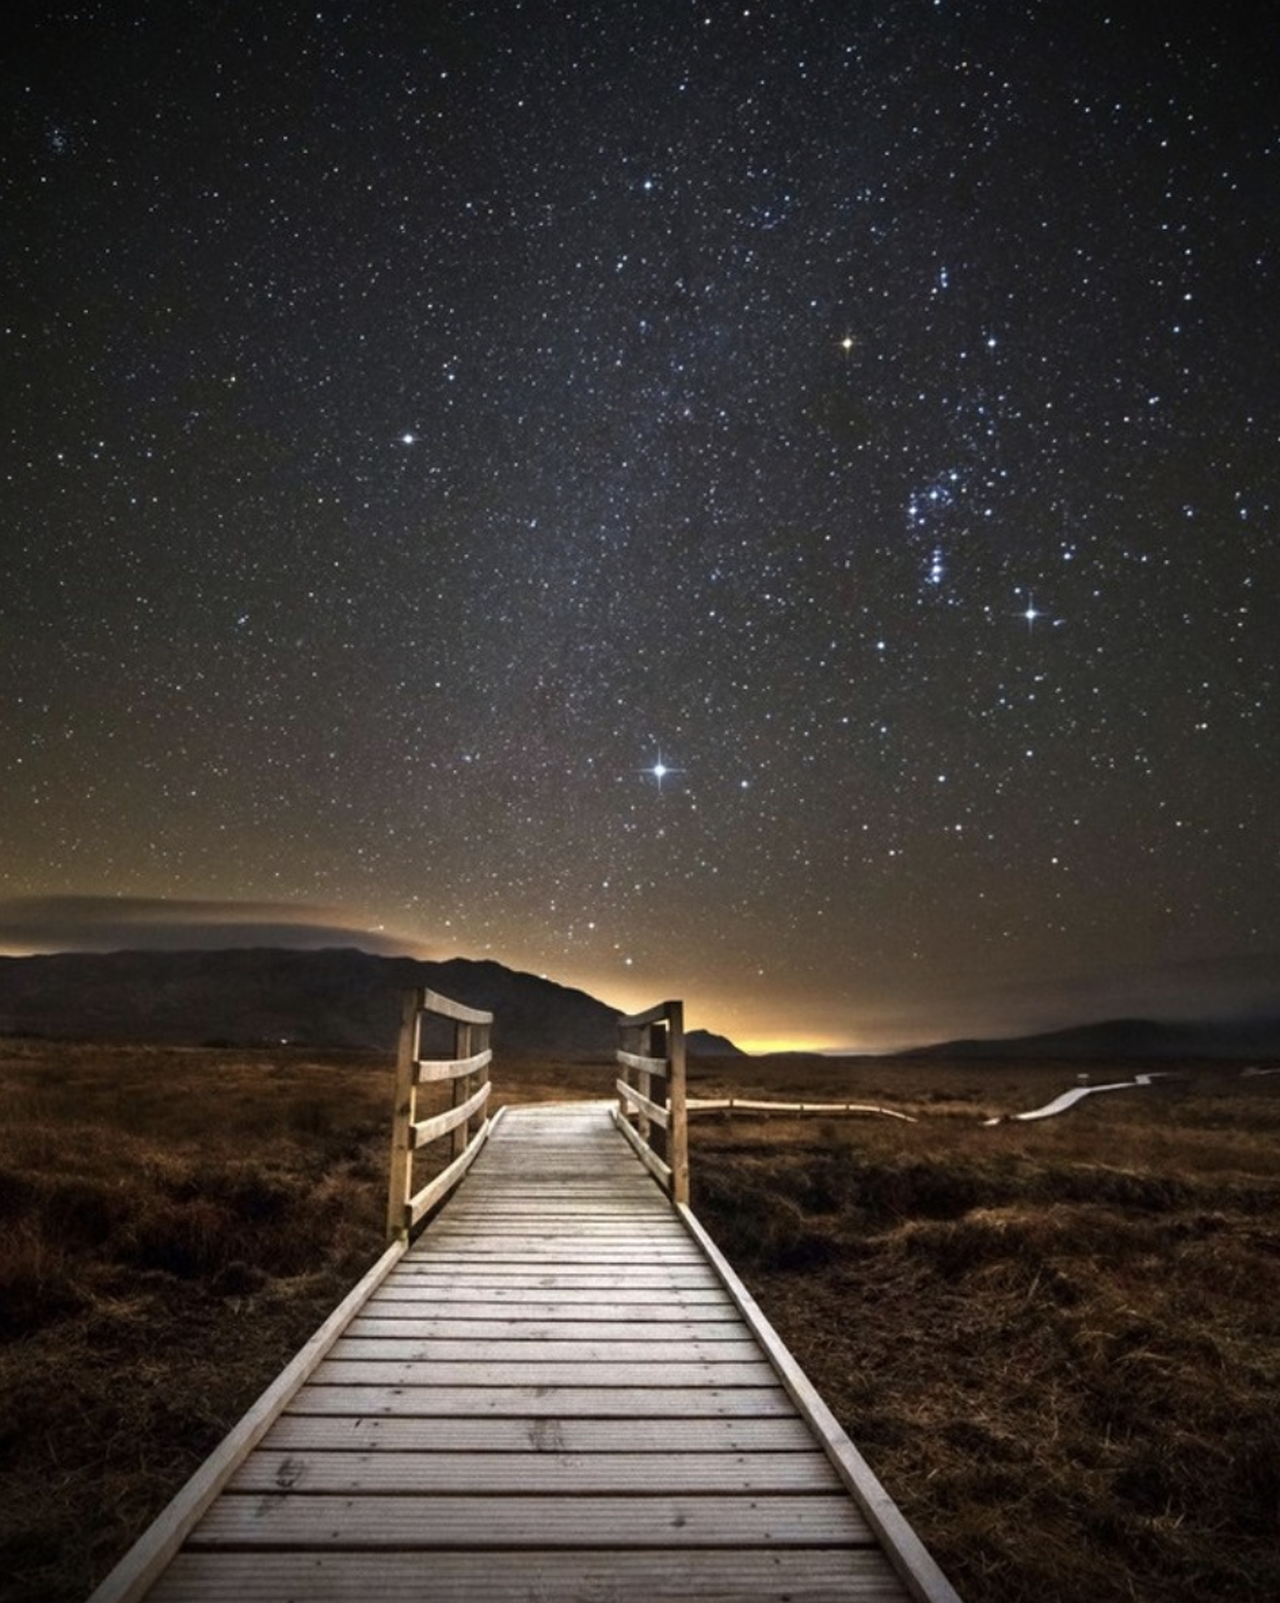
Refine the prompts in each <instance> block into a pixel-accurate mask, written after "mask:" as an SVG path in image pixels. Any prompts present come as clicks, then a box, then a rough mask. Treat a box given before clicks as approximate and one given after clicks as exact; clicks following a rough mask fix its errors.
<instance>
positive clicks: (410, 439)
mask: <svg viewBox="0 0 1280 1603" xmlns="http://www.w3.org/2000/svg"><path fill="white" fill-rule="evenodd" d="M417 443H418V436H417V435H416V434H402V435H401V436H400V444H401V445H416V444H417Z"/></svg>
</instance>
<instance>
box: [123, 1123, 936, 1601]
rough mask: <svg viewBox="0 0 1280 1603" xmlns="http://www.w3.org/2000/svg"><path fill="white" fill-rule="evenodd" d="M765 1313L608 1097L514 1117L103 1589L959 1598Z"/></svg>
mask: <svg viewBox="0 0 1280 1603" xmlns="http://www.w3.org/2000/svg"><path fill="white" fill-rule="evenodd" d="M755 1312H756V1310H755V1309H754V1304H752V1303H751V1300H750V1298H749V1297H748V1296H747V1295H746V1293H745V1291H743V1290H742V1288H741V1287H740V1286H739V1285H738V1283H737V1281H736V1277H734V1276H733V1275H732V1271H729V1270H728V1269H727V1266H726V1265H724V1263H723V1260H721V1259H719V1255H718V1254H716V1252H715V1249H714V1248H713V1247H711V1246H710V1244H709V1243H708V1242H706V1240H705V1238H704V1237H702V1235H701V1232H700V1230H699V1228H698V1226H697V1225H696V1222H694V1221H692V1220H690V1219H689V1217H688V1215H687V1213H686V1212H685V1211H683V1210H679V1209H675V1208H673V1207H672V1205H671V1203H670V1202H669V1201H668V1200H667V1198H666V1197H665V1196H664V1195H663V1193H662V1192H661V1190H660V1189H659V1188H658V1187H657V1186H656V1185H655V1184H654V1182H653V1181H652V1180H651V1179H650V1177H649V1176H648V1174H647V1173H646V1172H645V1170H644V1169H642V1168H641V1166H640V1164H639V1163H638V1162H637V1161H636V1159H635V1157H634V1156H633V1154H632V1152H631V1150H630V1148H629V1147H628V1146H627V1144H626V1143H625V1142H624V1141H623V1140H622V1139H621V1137H620V1136H619V1134H618V1133H617V1131H616V1130H615V1129H614V1127H613V1124H612V1121H611V1119H610V1115H609V1110H608V1106H607V1104H602V1103H587V1104H582V1103H579V1104H553V1105H549V1106H545V1107H531V1108H518V1109H507V1110H506V1111H505V1113H504V1114H503V1115H502V1117H501V1118H500V1119H498V1120H497V1121H496V1123H495V1126H494V1129H493V1132H492V1134H491V1136H490V1138H489V1141H488V1144H487V1146H486V1147H485V1149H484V1151H483V1153H482V1155H481V1157H480V1159H479V1161H478V1162H477V1163H476V1165H475V1167H474V1169H473V1170H472V1172H471V1174H470V1175H469V1177H468V1179H467V1181H466V1182H465V1183H464V1184H463V1185H462V1186H461V1187H460V1188H459V1189H458V1190H457V1192H456V1193H455V1194H454V1195H453V1197H452V1198H451V1200H450V1201H449V1203H448V1204H447V1206H446V1207H445V1208H444V1209H443V1211H442V1213H441V1214H440V1215H439V1216H438V1217H437V1218H436V1219H435V1221H434V1222H433V1223H432V1224H431V1225H430V1226H429V1228H428V1229H427V1230H426V1231H425V1232H424V1233H423V1234H422V1235H421V1236H420V1237H419V1239H418V1240H417V1242H416V1243H415V1244H413V1245H412V1246H410V1247H409V1248H408V1250H407V1251H405V1252H404V1253H403V1255H402V1256H400V1257H399V1259H398V1261H397V1262H395V1263H394V1266H393V1267H391V1268H390V1269H389V1271H388V1272H386V1273H385V1275H384V1276H383V1277H382V1278H381V1280H380V1283H379V1284H377V1286H376V1289H374V1290H373V1291H372V1292H371V1293H370V1294H369V1295H367V1297H365V1298H364V1299H363V1300H362V1301H361V1302H360V1305H359V1307H358V1310H357V1311H356V1312H355V1313H354V1317H351V1318H349V1319H348V1320H345V1322H344V1323H343V1325H342V1328H341V1332H340V1334H338V1335H337V1338H336V1340H333V1341H332V1342H331V1343H330V1344H328V1345H327V1348H326V1350H325V1352H324V1355H323V1356H322V1357H321V1358H320V1360H319V1362H318V1363H317V1364H315V1366H314V1368H312V1369H311V1370H310V1373H309V1376H308V1378H306V1380H305V1383H304V1384H302V1385H301V1387H300V1388H298V1389H295V1390H294V1391H293V1393H292V1395H291V1396H290V1397H289V1398H288V1399H287V1401H286V1402H285V1405H284V1407H283V1411H281V1412H278V1413H275V1414H274V1423H271V1424H270V1425H269V1426H268V1427H267V1428H266V1432H265V1434H264V1435H262V1436H261V1439H260V1441H258V1443H257V1445H256V1446H255V1447H254V1448H253V1450H252V1451H250V1452H249V1453H248V1455H247V1456H245V1457H243V1458H242V1459H240V1461H239V1463H238V1467H235V1468H234V1469H233V1470H232V1472H231V1473H230V1475H229V1478H225V1484H223V1485H222V1486H221V1489H220V1490H217V1491H216V1495H212V1497H211V1499H209V1498H206V1499H205V1501H206V1502H207V1505H208V1506H207V1508H206V1509H205V1511H204V1513H203V1516H202V1517H201V1518H200V1519H199V1520H198V1522H197V1523H195V1524H194V1527H193V1528H191V1529H190V1530H189V1532H188V1533H187V1534H186V1535H185V1539H184V1540H181V1545H180V1547H178V1550H177V1551H176V1553H175V1554H174V1556H173V1557H172V1558H171V1560H170V1561H169V1562H168V1563H167V1566H166V1567H164V1568H163V1570H162V1571H161V1573H160V1574H159V1577H158V1579H156V1580H155V1581H154V1584H151V1585H150V1589H149V1590H148V1589H147V1587H146V1586H143V1588H142V1589H141V1590H137V1589H136V1588H135V1589H134V1590H130V1589H128V1588H127V1587H119V1586H117V1587H116V1588H115V1589H114V1590H113V1589H112V1578H109V1580H108V1582H107V1583H104V1587H103V1588H102V1589H100V1594H98V1595H99V1596H101V1597H102V1598H104V1599H105V1598H106V1597H118V1598H125V1597H132V1596H142V1595H145V1596H147V1597H148V1598H151V1599H154V1600H156V1603H177V1600H208V1603H282V1600H285V1599H298V1600H318V1603H337V1600H346V1599H364V1598H372V1599H376V1600H379V1603H383V1600H385V1603H400V1600H406V1603H407V1600H408V1599H410V1598H414V1599H420V1598H431V1599H459V1600H461V1599H466V1600H468V1603H488V1600H492V1603H499V1600H502V1603H506V1600H514V1599H521V1600H526V1603H527V1600H536V1603H550V1600H554V1599H580V1600H584V1603H614V1600H620V1599H623V1598H637V1599H666V1598H670V1599H676V1598H680V1599H686V1598H688V1599H692V1598H714V1599H721V1600H724V1603H729V1600H738V1599H742V1600H746V1599H765V1598H771V1599H777V1600H781V1599H788V1600H791V1603H817V1600H820V1599H836V1598H840V1599H874V1600H877V1603H889V1600H901V1599H906V1598H916V1599H927V1600H929V1603H955V1594H954V1593H953V1592H952V1590H951V1588H950V1587H949V1586H948V1585H947V1583H946V1582H945V1580H944V1579H943V1578H942V1577H941V1575H940V1574H939V1573H938V1572H937V1569H936V1567H935V1566H934V1565H933V1563H932V1560H931V1559H930V1558H929V1556H928V1554H927V1553H925V1552H924V1550H923V1548H921V1547H920V1545H919V1543H918V1542H917V1541H916V1539H915V1537H914V1535H913V1534H912V1533H911V1531H910V1530H909V1528H908V1527H907V1526H906V1525H905V1522H904V1521H903V1520H902V1518H901V1516H900V1515H899V1514H898V1512H897V1510H896V1509H895V1508H894V1507H893V1505H892V1504H891V1503H890V1502H889V1500H888V1499H887V1497H886V1496H885V1494H884V1493H883V1491H882V1490H881V1489H880V1487H879V1486H878V1483H876V1482H875V1481H874V1478H873V1477H872V1476H871V1475H870V1472H869V1471H868V1470H866V1467H865V1465H864V1464H863V1463H862V1461H861V1460H860V1459H859V1458H858V1456H857V1454H856V1453H855V1452H854V1451H853V1450H852V1448H851V1446H849V1444H848V1443H847V1440H846V1439H844V1438H843V1433H841V1432H840V1431H839V1427H838V1426H836V1425H835V1422H834V1420H832V1419H831V1418H830V1416H829V1415H828V1414H826V1412H825V1409H824V1408H823V1405H822V1404H821V1403H820V1401H818V1400H817V1399H816V1398H815V1397H813V1396H812V1394H811V1389H809V1388H808V1387H807V1382H805V1381H804V1378H803V1376H802V1375H800V1373H799V1370H798V1369H797V1368H796V1366H795V1364H794V1360H792V1359H791V1358H790V1356H789V1355H788V1354H786V1353H785V1349H781V1348H780V1346H779V1345H778V1344H777V1342H776V1337H773V1336H772V1333H771V1332H769V1331H768V1328H767V1326H762V1327H760V1328H753V1323H752V1315H753V1314H754V1313H755ZM775 1347H776V1348H777V1350H775ZM811 1403H816V1410H815V1408H814V1407H812V1406H810V1404H811ZM806 1416H808V1417H806ZM824 1442H825V1444H826V1445H825V1446H824ZM846 1449H847V1450H846ZM177 1541H178V1539H171V1544H170V1545H171V1546H177ZM153 1567H154V1566H153ZM900 1572H901V1573H900Z"/></svg>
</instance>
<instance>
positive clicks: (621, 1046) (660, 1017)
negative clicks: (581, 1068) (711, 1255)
mask: <svg viewBox="0 0 1280 1603" xmlns="http://www.w3.org/2000/svg"><path fill="white" fill-rule="evenodd" d="M618 1065H619V1067H620V1068H621V1070H622V1073H621V1074H620V1075H619V1076H618V1080H617V1089H618V1106H617V1107H616V1108H615V1109H614V1111H613V1118H614V1122H615V1123H616V1124H617V1126H618V1128H619V1130H621V1131H622V1133H623V1135H624V1136H626V1138H627V1140H628V1141H629V1142H630V1143H631V1145H632V1146H633V1147H634V1148H635V1150H636V1155H637V1156H638V1157H639V1159H640V1161H641V1163H643V1164H644V1166H645V1167H646V1168H647V1169H649V1170H650V1171H651V1172H652V1173H653V1174H655V1175H656V1176H657V1177H658V1179H659V1180H660V1181H661V1182H662V1184H663V1185H664V1186H665V1187H666V1190H667V1192H668V1194H669V1195H670V1197H671V1200H672V1201H673V1202H677V1203H681V1204H684V1205H686V1206H687V1205H688V1202H689V1121H688V1105H687V1099H686V1094H685V1064H684V1004H683V1002H659V1003H658V1005H657V1007H651V1008H649V1009H648V1011H647V1012H644V1013H635V1014H632V1015H631V1016H630V1017H628V1018H621V1019H619V1020H618ZM655 1082H657V1083H656V1084H655ZM655 1132H660V1133H657V1134H655Z"/></svg>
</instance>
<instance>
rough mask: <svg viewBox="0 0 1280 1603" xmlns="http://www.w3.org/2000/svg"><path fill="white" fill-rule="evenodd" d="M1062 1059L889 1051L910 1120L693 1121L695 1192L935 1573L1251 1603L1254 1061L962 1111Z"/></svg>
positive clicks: (1276, 1221)
mask: <svg viewBox="0 0 1280 1603" xmlns="http://www.w3.org/2000/svg"><path fill="white" fill-rule="evenodd" d="M1077 1070H1078V1066H1077V1065H1072V1066H1071V1067H1070V1069H1064V1068H1061V1067H1058V1068H1056V1069H1055V1068H1053V1067H1040V1066H1036V1067H1034V1068H1031V1069H1025V1068H1024V1069H1022V1070H1011V1069H1009V1068H1008V1067H1006V1066H1003V1065H1002V1066H1001V1067H1000V1068H999V1069H997V1070H995V1071H994V1072H993V1073H992V1076H991V1081H990V1083H989V1084H987V1083H984V1082H983V1081H982V1079H981V1078H980V1076H981V1073H982V1071H981V1069H975V1067H974V1066H972V1065H919V1066H914V1065H913V1066H907V1065H903V1066H901V1068H895V1070H894V1071H893V1072H894V1074H895V1075H898V1076H900V1078H899V1079H898V1086H899V1090H900V1092H901V1093H902V1095H901V1097H900V1099H899V1103H898V1105H900V1106H910V1107H911V1108H912V1110H913V1111H918V1112H919V1113H920V1116H921V1123H920V1124H919V1125H916V1126H903V1125H899V1124H897V1123H891V1122H884V1123H876V1122H873V1121H858V1122H856V1123H855V1122H849V1123H845V1124H837V1123H835V1122H834V1121H832V1122H829V1123H825V1124H822V1125H817V1124H808V1125H806V1124H804V1123H802V1122H800V1121H788V1122H782V1121H770V1122H767V1123H765V1122H761V1123H757V1124H749V1123H748V1122H747V1121H746V1120H743V1119H735V1120H734V1121H732V1122H730V1121H724V1122H721V1123H720V1124H709V1123H699V1124H698V1125H696V1126H695V1127H694V1134H693V1163H692V1170H693V1177H694V1205H695V1207H696V1209H697V1210H698V1212H699V1213H700V1214H701V1215H702V1217H703V1219H704V1221H705V1222H706V1223H707V1224H708V1226H709V1227H710V1228H711V1230H712V1232H713V1234H714V1235H715V1236H716V1238H717V1240H718V1241H719V1242H720V1244H721V1246H722V1247H723V1248H724V1250H725V1251H726V1252H727V1254H728V1256H729V1257H730V1258H731V1259H732V1260H733V1261H734V1262H735V1264H736V1265H738V1267H739V1268H740V1269H741V1270H742V1272H743V1274H744V1278H746V1279H747V1281H748V1283H749V1284H750V1285H751V1287H752V1290H753V1291H754V1293H755V1294H756V1295H757V1297H758V1298H759V1300H760V1302H761V1304H762V1306H763V1307H764V1308H765V1311H766V1313H767V1314H768V1316H769V1318H770V1319H771V1320H773V1322H774V1323H775V1324H776V1325H777V1327H778V1329H779V1331H780V1333H781V1334H782V1336H783V1338H784V1340H786V1341H787V1342H788V1344H789V1345H790V1346H791V1347H792V1349H793V1351H795V1352H796V1354H797V1355H798V1356H799V1357H800V1359H801V1361H802V1363H803V1364H804V1365H805V1367H806V1369H807V1370H808V1371H809V1373H810V1375H811V1376H812V1378H813V1379H814V1381H815V1383H816V1384H817V1385H818V1388H819V1390H820V1391H821V1392H822V1393H823V1395H824V1396H825V1397H826V1398H827V1400H828V1401H829V1402H830V1403H831V1405H832V1407H833V1408H834V1409H835V1411H836V1413H837V1415H838V1416H839V1417H840V1419H841V1421H842V1423H843V1424H844V1425H845V1427H846V1429H848V1431H849V1432H850V1434H851V1435H852V1437H853V1439H854V1440H855V1441H856V1442H857V1443H858V1445H859V1446H860V1447H861V1448H862V1449H863V1451H864V1452H865V1453H866V1454H867V1456H868V1458H869V1459H870V1460H871V1462H872V1464H873V1466H874V1467H875V1468H876V1470H877V1472H878V1473H879V1474H880V1475H881V1477H882V1478H883V1479H884V1480H885V1482H886V1484H887V1485H888V1487H889V1489H890V1491H891V1492H892V1494H893V1495H894V1497H895V1498H896V1499H897V1501H898V1502H899V1503H900V1504H901V1505H902V1507H903V1508H904V1510H905V1512H906V1513H907V1515H908V1517H909V1518H910V1519H911V1520H912V1521H913V1523H914V1524H915V1525H916V1527H917V1529H918V1530H919V1531H920V1533H921V1535H922V1537H923V1538H924V1539H925V1541H926V1542H927V1543H928V1544H929V1546H930V1547H931V1549H932V1550H933V1551H934V1553H935V1554H936V1555H937V1557H938V1559H939V1561H940V1562H941V1563H942V1564H943V1566H944V1568H945V1569H946V1570H947V1572H948V1573H949V1574H950V1575H951V1577H952V1579H953V1580H954V1582H955V1584H956V1585H957V1587H958V1589H959V1590H960V1592H961V1593H962V1595H964V1596H966V1597H969V1598H973V1599H975V1600H976V1599H979V1598H981V1599H983V1600H993V1603H1022V1600H1024V1599H1026V1598H1029V1597H1035V1598H1037V1599H1039V1600H1041V1603H1077V1600H1079V1599H1081V1598H1085V1597H1090V1598H1098V1599H1110V1598H1116V1599H1120V1598H1141V1599H1142V1600H1143V1603H1192V1600H1195V1603H1206V1600H1211V1599H1224V1600H1225V1599H1228V1598H1230V1599H1232V1600H1233V1603H1240V1600H1257V1603H1262V1600H1263V1599H1267V1600H1270V1599H1273V1598H1275V1597H1278V1596H1280V1177H1278V1176H1277V1171H1276V1162H1275V1153H1276V1150H1277V1143H1278V1141H1280V1084H1278V1083H1277V1080H1275V1079H1257V1080H1242V1079H1241V1078H1240V1076H1239V1075H1238V1073H1236V1072H1235V1071H1234V1070H1231V1069H1226V1068H1218V1067H1212V1068H1200V1069H1196V1068H1192V1067H1190V1066H1188V1067H1187V1068H1186V1069H1185V1070H1184V1072H1183V1075H1182V1077H1181V1078H1180V1079H1179V1080H1178V1081H1176V1082H1170V1083H1168V1084H1162V1085H1161V1086H1159V1087H1156V1088H1152V1089H1150V1090H1144V1091H1137V1092H1134V1093H1133V1094H1132V1095H1131V1096H1129V1095H1128V1094H1126V1095H1123V1096H1121V1095H1117V1096H1115V1097H1111V1098H1098V1099H1097V1100H1096V1101H1086V1102H1084V1103H1082V1104H1080V1105H1079V1107H1078V1109H1077V1110H1076V1111H1074V1112H1073V1113H1070V1114H1068V1115H1066V1116H1064V1117H1063V1118H1062V1119H1058V1120H1048V1121H1045V1122H1044V1123H1036V1124H1022V1125H1019V1124H1004V1125H1001V1126H999V1127H997V1128H995V1129H984V1128H982V1126H981V1123H980V1118H981V1117H983V1116H987V1115H988V1114H989V1113H992V1112H1009V1111H1013V1110H1016V1109H1017V1108H1018V1107H1020V1106H1021V1107H1033V1106H1036V1105H1037V1104H1038V1103H1039V1102H1042V1101H1045V1100H1047V1098H1048V1095H1050V1094H1052V1093H1053V1092H1054V1091H1058V1090H1062V1089H1065V1088H1066V1087H1067V1086H1069V1085H1070V1084H1071V1083H1072V1082H1073V1080H1074V1077H1075V1074H1076V1072H1077ZM834 1072H835V1070H833V1068H832V1067H831V1066H825V1067H823V1066H819V1067H817V1068H816V1069H815V1070H814V1078H815V1081H816V1083H813V1084H810V1085H809V1086H808V1088H807V1089H808V1093H809V1094H810V1095H811V1096H816V1095H818V1093H819V1091H820V1090H821V1089H822V1088H823V1086H824V1085H825V1084H826V1083H827V1080H828V1079H829V1077H830V1076H831V1075H832V1074H833V1073H834ZM885 1073H886V1070H885V1069H884V1068H880V1067H877V1066H875V1065H869V1066H866V1067H865V1068H861V1067H860V1068H858V1069H855V1070H854V1071H853V1074H852V1075H851V1074H850V1072H849V1069H848V1067H847V1066H844V1067H843V1069H842V1076H843V1077H842V1078H841V1080H840V1082H839V1083H840V1086H841V1089H842V1090H847V1091H848V1092H849V1094H851V1095H859V1094H861V1095H870V1094H872V1087H871V1086H866V1085H863V1084H862V1083H860V1079H859V1076H860V1075H866V1076H868V1077H871V1076H877V1075H883V1074H885ZM1098 1077H1099V1078H1101V1077H1102V1075H1101V1073H1099V1076H1098ZM1108 1077H1111V1078H1115V1077H1120V1076H1117V1075H1115V1074H1114V1073H1112V1072H1110V1071H1108ZM766 1083H767V1082H766ZM873 1084H874V1094H875V1095H876V1096H878V1097H879V1098H881V1099H883V1100H887V1099H888V1097H889V1094H890V1093H889V1091H888V1089H887V1088H886V1086H885V1084H884V1083H883V1082H881V1083H874V1081H873ZM775 1094H776V1092H775ZM936 1109H943V1110H945V1111H944V1114H943V1117H941V1118H938V1117H937V1116H936V1115H932V1114H931V1110H936ZM960 1109H967V1115H965V1116H961V1115H960V1114H959V1112H958V1111H957V1110H960Z"/></svg>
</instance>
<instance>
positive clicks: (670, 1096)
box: [667, 1002, 689, 1207]
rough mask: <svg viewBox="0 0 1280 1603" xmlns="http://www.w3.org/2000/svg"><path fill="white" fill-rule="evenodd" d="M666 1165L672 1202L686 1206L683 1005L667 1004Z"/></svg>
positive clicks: (685, 1095)
mask: <svg viewBox="0 0 1280 1603" xmlns="http://www.w3.org/2000/svg"><path fill="white" fill-rule="evenodd" d="M667 1110H668V1118H669V1119H670V1124H669V1125H668V1127H667V1162H668V1163H669V1164H670V1165H671V1200H672V1201H673V1202H675V1203H679V1204H682V1205H683V1206H684V1207H688V1205H689V1100H688V1093H687V1090H686V1087H685V1058H684V1003H683V1002H668V1003H667Z"/></svg>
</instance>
